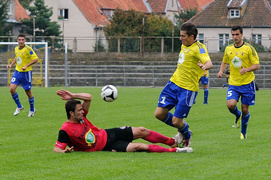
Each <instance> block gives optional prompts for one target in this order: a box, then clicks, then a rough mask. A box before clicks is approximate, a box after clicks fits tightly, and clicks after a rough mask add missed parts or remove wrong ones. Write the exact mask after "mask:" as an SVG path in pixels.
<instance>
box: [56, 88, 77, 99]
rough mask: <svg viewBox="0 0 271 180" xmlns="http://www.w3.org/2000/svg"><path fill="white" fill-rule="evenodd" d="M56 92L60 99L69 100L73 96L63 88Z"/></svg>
mask: <svg viewBox="0 0 271 180" xmlns="http://www.w3.org/2000/svg"><path fill="white" fill-rule="evenodd" d="M56 94H57V95H59V96H60V97H61V99H62V100H70V99H72V98H73V94H72V93H71V92H70V91H66V90H63V89H61V90H58V91H57V92H56Z"/></svg>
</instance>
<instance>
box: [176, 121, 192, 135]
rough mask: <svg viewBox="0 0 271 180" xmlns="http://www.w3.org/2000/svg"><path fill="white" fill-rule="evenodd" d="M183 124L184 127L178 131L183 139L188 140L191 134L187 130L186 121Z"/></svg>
mask: <svg viewBox="0 0 271 180" xmlns="http://www.w3.org/2000/svg"><path fill="white" fill-rule="evenodd" d="M184 122H185V124H184V126H183V127H182V128H180V129H178V131H179V132H180V133H181V134H182V135H183V137H184V139H190V136H191V134H190V132H189V130H188V127H189V126H188V124H187V122H186V121H184Z"/></svg>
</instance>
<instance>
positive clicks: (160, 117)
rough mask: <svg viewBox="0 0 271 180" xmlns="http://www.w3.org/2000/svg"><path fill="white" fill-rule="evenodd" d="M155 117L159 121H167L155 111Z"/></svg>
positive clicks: (161, 114)
mask: <svg viewBox="0 0 271 180" xmlns="http://www.w3.org/2000/svg"><path fill="white" fill-rule="evenodd" d="M154 116H155V117H156V118H157V119H159V120H160V121H162V120H164V119H165V115H164V114H163V113H161V112H159V111H155V112H154Z"/></svg>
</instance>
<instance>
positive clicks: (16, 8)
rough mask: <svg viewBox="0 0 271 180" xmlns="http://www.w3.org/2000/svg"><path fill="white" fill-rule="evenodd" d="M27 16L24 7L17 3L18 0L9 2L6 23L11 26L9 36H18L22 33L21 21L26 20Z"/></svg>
mask: <svg viewBox="0 0 271 180" xmlns="http://www.w3.org/2000/svg"><path fill="white" fill-rule="evenodd" d="M28 18H29V16H28V14H27V12H26V10H25V9H24V7H23V6H22V5H21V4H20V3H19V1H18V0H11V1H10V2H9V5H8V19H7V22H9V23H11V24H12V25H13V29H12V32H11V35H15V36H16V35H18V34H19V33H22V32H24V29H22V27H21V20H22V19H28Z"/></svg>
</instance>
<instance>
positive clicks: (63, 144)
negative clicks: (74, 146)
mask: <svg viewBox="0 0 271 180" xmlns="http://www.w3.org/2000/svg"><path fill="white" fill-rule="evenodd" d="M67 145H68V143H61V142H59V141H56V144H55V147H58V148H61V149H62V150H64V149H66V147H67Z"/></svg>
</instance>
